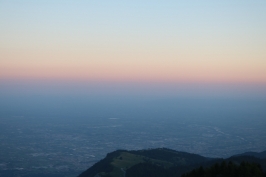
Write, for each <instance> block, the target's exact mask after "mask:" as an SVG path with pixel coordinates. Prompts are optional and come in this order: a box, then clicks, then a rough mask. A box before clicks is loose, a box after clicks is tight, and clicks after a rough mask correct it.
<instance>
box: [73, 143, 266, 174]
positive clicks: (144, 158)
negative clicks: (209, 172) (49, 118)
mask: <svg viewBox="0 0 266 177" xmlns="http://www.w3.org/2000/svg"><path fill="white" fill-rule="evenodd" d="M264 152H265V151H264ZM259 154H260V153H259ZM262 154H263V153H262ZM260 157H263V156H260ZM243 161H245V162H249V163H252V164H260V165H259V166H260V167H259V169H260V168H261V169H262V170H264V171H266V159H264V158H257V157H255V156H249V155H246V154H244V155H236V156H232V157H230V158H228V159H218V158H207V157H203V156H200V155H197V154H191V153H187V152H179V151H175V150H171V149H167V148H158V149H148V150H139V151H127V150H117V151H114V152H111V153H108V154H107V156H106V157H105V158H104V159H102V160H100V161H99V162H97V163H96V164H94V165H93V166H92V167H91V168H89V169H87V170H86V171H84V172H83V173H82V174H80V175H79V176H78V177H125V176H126V177H149V176H150V177H170V176H171V177H172V176H176V177H178V176H181V175H182V174H188V176H189V175H190V176H191V174H190V173H189V172H190V171H192V170H193V169H197V168H200V167H201V168H206V169H207V168H209V167H211V166H213V165H214V164H221V163H222V162H223V163H230V164H231V163H233V164H234V165H236V166H239V165H240V164H241V162H243ZM252 164H251V165H249V164H248V165H247V168H249V167H252V168H253V167H254V168H255V167H256V165H255V166H254V165H253V166H252ZM251 171H254V170H251ZM255 171H256V170H255Z"/></svg>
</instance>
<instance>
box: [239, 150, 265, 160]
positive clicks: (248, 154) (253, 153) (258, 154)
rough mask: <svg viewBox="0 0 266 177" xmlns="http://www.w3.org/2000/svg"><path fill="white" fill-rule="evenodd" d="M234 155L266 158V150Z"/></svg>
mask: <svg viewBox="0 0 266 177" xmlns="http://www.w3.org/2000/svg"><path fill="white" fill-rule="evenodd" d="M234 156H252V157H256V158H259V159H265V158H266V151H262V152H245V153H243V154H237V155H234Z"/></svg>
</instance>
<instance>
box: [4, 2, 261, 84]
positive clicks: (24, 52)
mask: <svg viewBox="0 0 266 177" xmlns="http://www.w3.org/2000/svg"><path fill="white" fill-rule="evenodd" d="M14 80H15V81H19V82H25V83H26V81H30V80H38V81H70V82H109V83H110V82H111V83H117V82H118V83H120V82H130V83H131V82H132V83H134V82H138V83H147V82H152V83H154V82H156V83H159V84H160V83H208V84H212V83H215V84H224V83H225V84H250V85H266V1H265V0H249V1H247V0H235V1H231V0H224V1H213V0H208V1H207V0H206V1H196V0H195V1H192V0H188V1H173V0H169V1H154V0H153V1H150V0H147V1H139V0H134V1H99V0H90V1H74V0H73V1H69V0H64V1H63V0H62V1H59V0H58V1H52V0H45V1H44V0H38V1H35V0H25V1H19V0H1V1H0V82H2V83H3V82H7V81H14Z"/></svg>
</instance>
